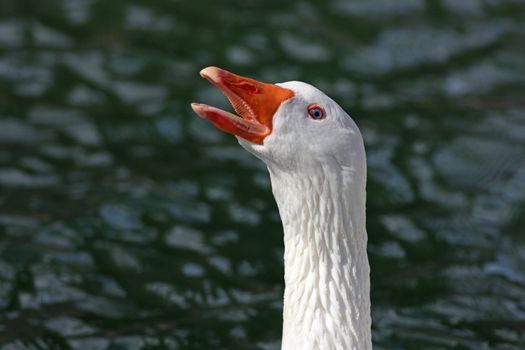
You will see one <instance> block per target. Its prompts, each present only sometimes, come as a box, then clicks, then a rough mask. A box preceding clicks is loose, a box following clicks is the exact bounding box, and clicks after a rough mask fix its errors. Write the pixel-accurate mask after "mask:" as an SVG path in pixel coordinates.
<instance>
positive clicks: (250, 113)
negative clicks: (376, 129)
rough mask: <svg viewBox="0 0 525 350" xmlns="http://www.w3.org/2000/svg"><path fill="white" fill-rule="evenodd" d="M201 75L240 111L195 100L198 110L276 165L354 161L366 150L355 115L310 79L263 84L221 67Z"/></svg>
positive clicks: (284, 167) (298, 168)
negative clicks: (349, 113) (353, 116)
mask: <svg viewBox="0 0 525 350" xmlns="http://www.w3.org/2000/svg"><path fill="white" fill-rule="evenodd" d="M200 74H201V76H202V77H203V78H205V79H207V80H208V81H210V82H211V83H212V84H214V85H215V86H217V87H218V88H219V89H220V90H221V91H222V93H223V94H224V95H225V96H226V97H227V98H228V100H229V101H230V103H231V105H232V106H233V109H234V110H235V112H236V114H234V113H230V112H227V111H223V110H221V109H218V108H215V107H211V106H208V105H205V104H201V103H193V104H192V108H193V110H194V111H195V113H196V114H197V115H199V116H200V117H202V118H204V119H206V120H208V121H210V122H211V123H213V124H214V125H215V126H216V127H217V128H219V129H221V130H223V131H225V132H228V133H231V134H233V135H235V136H236V137H237V139H238V141H239V143H240V145H241V146H242V147H243V148H245V149H246V150H248V151H249V152H250V153H252V154H254V155H255V156H256V157H258V158H260V159H261V160H263V161H264V162H265V163H266V164H267V165H268V166H269V167H271V168H274V167H276V168H278V169H280V170H283V171H289V172H295V171H304V170H306V169H311V168H312V167H315V166H316V165H322V164H325V163H327V162H331V163H333V164H340V165H351V164H349V163H352V159H351V158H352V157H351V155H352V153H353V152H352V150H356V149H362V139H361V134H360V132H359V129H358V128H357V126H356V124H355V123H354V122H353V120H352V119H351V118H350V117H349V116H348V114H346V113H345V112H344V110H343V109H342V108H341V107H340V106H339V105H338V104H337V103H336V102H335V101H334V100H332V99H331V98H330V97H328V96H327V95H325V94H324V93H323V92H322V91H320V90H319V89H317V88H316V87H314V86H312V85H310V84H307V83H303V82H299V81H289V82H284V83H277V84H269V83H263V82H259V81H256V80H254V79H250V78H246V77H242V76H239V75H236V74H233V73H230V72H228V71H226V70H223V69H220V68H217V67H208V68H205V69H203V70H202V71H201V72H200ZM363 153H364V152H363Z"/></svg>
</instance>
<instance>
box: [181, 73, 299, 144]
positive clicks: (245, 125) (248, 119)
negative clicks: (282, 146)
mask: <svg viewBox="0 0 525 350" xmlns="http://www.w3.org/2000/svg"><path fill="white" fill-rule="evenodd" d="M200 74H201V76H202V77H203V78H205V79H207V80H208V81H210V82H211V83H212V84H213V85H215V86H217V87H218V88H219V89H220V90H221V92H222V93H223V94H224V95H225V96H226V97H227V98H228V100H229V101H230V103H231V105H232V107H233V109H234V110H235V112H236V113H237V115H236V114H233V113H230V112H226V111H223V110H221V109H219V108H215V107H211V106H208V105H205V104H201V103H192V104H191V107H192V108H193V111H194V112H195V113H197V115H199V116H200V117H201V118H204V119H207V120H209V121H210V122H211V123H212V124H213V125H215V126H216V127H217V128H218V129H220V130H223V131H226V132H228V133H230V134H233V135H236V136H239V137H242V138H244V139H246V140H248V141H251V142H253V143H258V144H263V141H264V138H265V137H266V136H268V135H269V134H271V132H272V121H273V116H274V114H275V112H276V111H277V109H278V108H279V106H280V105H281V103H283V102H284V101H286V100H287V99H289V98H291V97H293V95H294V93H293V91H292V90H289V89H286V88H283V87H280V86H277V85H275V84H267V83H261V82H259V81H257V80H254V79H250V78H245V77H241V76H239V75H236V74H233V73H230V72H228V71H226V70H224V69H220V68H217V67H207V68H204V69H203V70H201V72H200Z"/></svg>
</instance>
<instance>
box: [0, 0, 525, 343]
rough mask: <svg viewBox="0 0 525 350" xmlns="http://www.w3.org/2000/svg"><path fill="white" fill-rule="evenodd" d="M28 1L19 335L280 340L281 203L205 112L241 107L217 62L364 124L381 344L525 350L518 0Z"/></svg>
mask: <svg viewBox="0 0 525 350" xmlns="http://www.w3.org/2000/svg"><path fill="white" fill-rule="evenodd" d="M33 5H34V6H31V7H28V6H26V5H23V4H22V3H20V2H15V1H6V3H5V6H4V5H2V9H0V102H1V103H0V144H1V147H0V208H1V211H0V242H1V244H0V310H1V313H0V349H2V350H14V349H36V348H38V349H51V348H53V349H70V348H71V349H115V348H118V349H151V348H162V349H164V348H168V349H254V348H258V349H278V348H279V346H280V333H281V313H282V304H281V303H282V288H283V286H282V269H283V266H282V250H283V247H282V237H281V226H280V221H279V217H278V215H277V212H276V208H275V204H274V202H273V199H272V197H271V193H270V185H269V181H268V177H267V174H266V169H265V168H264V166H263V165H262V164H261V163H260V162H258V161H257V160H255V159H254V158H253V157H251V156H250V155H249V154H247V153H246V152H244V151H243V150H242V149H240V147H238V146H237V145H236V142H235V141H234V140H232V138H231V137H229V136H227V135H224V134H222V133H219V132H217V131H216V130H215V129H214V128H212V127H210V125H208V124H207V123H204V122H203V121H201V120H199V119H198V118H195V117H194V116H192V115H191V113H190V110H189V108H188V102H190V101H193V100H205V101H208V102H209V103H212V104H216V105H218V106H226V105H227V103H226V101H225V100H224V98H223V97H222V96H220V94H218V93H217V92H216V91H215V90H213V89H211V88H210V87H209V86H208V85H206V84H205V83H203V82H202V81H201V80H200V79H198V70H199V68H201V67H203V66H206V65H209V64H215V65H220V66H226V67H230V69H232V70H234V71H238V72H239V73H241V74H248V75H250V76H255V77H258V78H260V79H264V80H269V81H285V80H289V79H301V80H307V81H309V82H311V83H313V84H315V85H317V86H319V87H320V88H322V89H324V90H326V92H327V93H329V95H331V96H332V97H333V98H334V99H336V100H337V101H339V102H340V103H341V104H342V105H343V106H344V107H345V108H346V109H347V110H348V111H350V113H351V114H352V116H353V117H354V118H355V119H356V120H357V122H358V124H359V125H360V127H361V129H362V131H363V134H364V136H365V140H366V143H367V149H368V163H369V171H368V173H369V186H368V194H369V195H368V231H369V236H370V244H369V253H370V260H371V266H372V285H373V294H372V301H373V319H374V342H375V344H376V346H375V348H376V349H450V348H457V349H476V350H477V349H483V348H487V349H488V348H490V349H522V348H523V347H524V346H525V345H524V344H525V335H524V334H525V331H524V322H525V321H524V320H525V302H524V300H525V274H524V272H523V268H522V267H523V266H524V265H525V261H524V256H525V241H524V239H523V237H522V235H521V234H520V233H521V232H522V231H523V229H522V227H523V224H524V221H523V217H524V212H525V204H524V203H525V185H524V184H525V158H524V157H523V154H524V151H525V127H524V125H525V105H524V104H523V96H522V93H521V91H522V90H523V86H524V85H525V79H524V75H523V74H522V73H523V72H524V71H525V66H524V62H525V60H523V57H524V54H525V52H524V49H523V47H522V45H520V43H521V42H522V41H523V28H522V23H523V20H524V18H523V13H524V11H523V10H524V9H525V4H524V3H523V2H522V1H506V2H495V1H461V2H457V1H456V2H454V1H448V0H442V1H426V2H425V1H418V0H403V1H398V2H389V1H384V0H374V1H367V2H366V3H365V2H362V3H360V2H345V1H338V0H334V1H329V2H326V3H323V4H320V3H317V2H314V1H309V2H297V1H292V2H289V3H280V2H260V1H255V2H250V3H246V4H242V5H239V7H238V8H237V7H235V8H234V7H227V6H223V5H220V4H218V3H214V2H205V3H185V4H184V5H182V4H180V3H173V2H169V1H157V2H155V3H151V4H145V3H136V2H134V3H130V2H115V3H113V2H104V1H97V0H57V1H53V2H46V3H38V4H37V3H35V4H33ZM204 8H205V9H206V11H204V10H203V9H204Z"/></svg>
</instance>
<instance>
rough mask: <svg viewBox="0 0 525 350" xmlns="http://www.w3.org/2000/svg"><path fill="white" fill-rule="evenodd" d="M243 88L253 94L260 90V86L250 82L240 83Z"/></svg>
mask: <svg viewBox="0 0 525 350" xmlns="http://www.w3.org/2000/svg"><path fill="white" fill-rule="evenodd" d="M239 87H240V88H241V89H243V90H244V91H245V92H249V93H251V94H256V93H258V92H259V88H258V87H257V86H255V85H252V84H250V83H242V84H240V85H239Z"/></svg>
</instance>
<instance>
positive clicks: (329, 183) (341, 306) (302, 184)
mask: <svg viewBox="0 0 525 350" xmlns="http://www.w3.org/2000/svg"><path fill="white" fill-rule="evenodd" d="M207 69H210V68H207ZM213 69H217V68H213ZM220 72H221V73H222V72H225V71H222V70H221V71H220ZM226 73H228V72H226ZM226 73H224V74H226ZM201 74H203V76H205V77H206V78H208V79H209V80H210V81H212V82H213V83H214V84H215V85H217V86H218V87H219V88H221V90H223V92H225V94H226V95H227V96H229V95H231V94H235V95H236V97H239V98H242V99H243V100H245V101H250V103H251V104H252V105H257V102H253V99H254V98H256V97H257V96H255V97H254V96H252V95H247V94H248V93H247V92H243V91H244V90H238V89H237V87H236V85H234V84H233V83H232V81H233V80H231V79H230V80H228V79H227V76H226V75H224V76H220V78H217V77H218V76H219V75H218V73H217V72H215V71H213V72H211V73H210V72H208V74H207V72H206V71H205V70H204V71H203V73H201ZM214 74H215V75H214ZM228 74H231V73H228ZM235 77H236V78H242V77H238V76H235ZM248 82H249V83H250V84H254V86H257V85H256V84H258V82H256V81H253V80H248ZM235 83H236V84H237V83H238V81H237V80H235ZM277 86H279V87H281V88H283V89H287V90H289V91H291V92H293V96H292V97H287V98H282V101H280V103H279V104H278V108H277V109H276V110H275V111H274V112H273V116H271V121H272V123H271V124H268V123H266V124H265V123H264V122H261V123H260V124H264V125H266V126H267V127H268V128H270V130H271V132H270V133H269V134H268V135H266V136H264V138H263V142H262V143H257V142H253V140H252V139H251V138H250V136H249V135H248V136H246V135H244V134H243V135H242V136H239V135H238V133H237V132H236V130H226V131H228V132H231V133H233V134H236V135H237V138H238V140H239V143H240V144H241V146H242V147H244V148H245V149H246V150H248V151H249V152H251V153H252V154H254V155H255V156H257V157H258V158H260V159H261V160H262V161H263V162H265V163H266V165H267V167H268V170H269V173H270V178H271V183H272V192H273V195H274V197H275V200H276V202H277V205H278V208H279V214H280V216H281V220H282V223H283V228H284V245H285V254H284V262H285V263H284V265H285V284H286V286H285V292H284V315H283V340H282V349H283V350H298V349H301V350H350V349H352V350H354V349H355V350H368V349H372V341H371V317H370V278H369V274H370V272H369V264H368V259H367V253H366V245H367V234H366V227H365V202H366V191H365V186H366V157H365V151H364V146H363V140H362V137H361V134H360V132H359V129H358V128H357V126H356V124H355V123H354V121H353V120H352V119H351V118H350V116H348V114H346V113H345V112H344V111H343V110H342V109H341V107H340V106H339V105H338V104H337V103H335V102H334V101H333V100H332V99H330V98H329V97H327V96H326V95H325V94H324V93H322V92H321V91H320V90H318V89H316V88H315V87H313V86H311V85H308V84H305V83H301V82H287V83H282V84H277ZM252 90H253V89H252ZM263 93H264V92H263ZM245 95H246V96H245ZM229 97H230V100H231V96H229ZM250 99H251V100H250ZM250 103H249V104H250ZM312 105H315V106H320V107H321V108H322V109H323V110H324V113H325V116H324V118H322V119H319V120H315V119H312V118H311V117H310V116H309V115H308V108H309V106H312ZM201 106H204V105H194V110H195V111H196V112H197V114H199V115H201V116H202V117H204V118H206V119H210V120H211V118H208V116H207V115H205V113H204V112H203V108H204V107H201ZM199 108H200V109H199ZM252 109H253V108H252ZM237 112H238V113H239V114H241V115H242V114H243V112H244V111H242V110H237ZM250 112H252V113H255V114H257V113H258V112H257V111H256V109H254V111H250ZM224 113H227V112H224ZM260 113H263V112H260ZM237 117H238V116H237ZM228 118H232V116H231V115H228ZM239 118H240V117H239ZM245 119H246V118H245ZM255 119H257V120H256V121H255V123H257V121H260V120H263V119H264V118H259V117H257V116H256V118H255ZM211 121H212V122H213V123H214V124H216V122H215V121H214V120H211ZM216 125H217V124H216ZM219 127H220V125H219ZM222 129H223V130H224V128H222Z"/></svg>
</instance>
